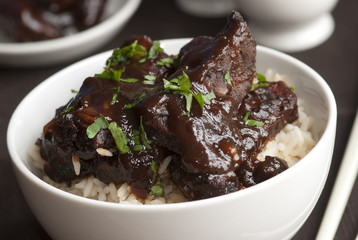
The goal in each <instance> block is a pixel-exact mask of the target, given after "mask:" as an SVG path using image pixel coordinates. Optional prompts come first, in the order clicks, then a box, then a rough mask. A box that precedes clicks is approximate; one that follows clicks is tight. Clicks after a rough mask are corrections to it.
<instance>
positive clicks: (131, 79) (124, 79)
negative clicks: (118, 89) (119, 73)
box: [120, 78, 139, 83]
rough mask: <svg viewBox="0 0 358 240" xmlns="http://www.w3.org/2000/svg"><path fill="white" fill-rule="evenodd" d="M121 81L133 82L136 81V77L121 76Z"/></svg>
mask: <svg viewBox="0 0 358 240" xmlns="http://www.w3.org/2000/svg"><path fill="white" fill-rule="evenodd" d="M120 81H121V82H126V83H135V82H138V81H139V80H138V78H121V79H120Z"/></svg>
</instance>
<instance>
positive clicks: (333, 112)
mask: <svg viewBox="0 0 358 240" xmlns="http://www.w3.org/2000/svg"><path fill="white" fill-rule="evenodd" d="M189 40H190V38H176V39H167V40H160V42H161V44H163V45H165V44H170V43H175V42H178V43H177V44H180V43H181V44H183V43H185V42H187V41H189ZM257 51H258V52H262V53H264V54H269V55H270V56H274V57H275V58H281V59H284V60H285V61H289V62H291V63H292V64H294V65H295V66H297V68H300V69H302V70H303V71H306V72H307V73H308V74H309V75H310V76H312V78H313V79H315V81H316V82H318V84H319V86H320V88H321V90H320V91H321V92H322V93H323V97H324V101H326V102H327V110H328V118H327V123H326V127H325V128H324V131H323V132H322V136H321V137H320V139H319V140H318V142H317V143H316V145H315V146H314V147H313V149H311V150H310V151H309V152H308V153H307V155H306V156H305V157H304V158H303V159H301V160H300V161H298V162H297V163H296V164H295V165H294V166H292V167H290V168H289V169H287V170H286V171H284V172H282V173H281V174H279V175H277V176H275V177H274V178H271V179H269V180H267V181H264V182H262V183H260V184H257V185H255V186H252V187H250V188H247V189H243V190H240V191H237V192H233V193H230V194H226V195H222V196H217V197H212V198H209V199H203V200H197V201H188V202H181V203H174V204H173V203H172V204H160V205H131V204H118V203H112V202H102V201H99V200H94V199H89V198H85V197H82V196H77V195H74V194H72V193H69V192H66V191H63V190H61V189H58V188H56V187H54V186H52V185H50V184H48V183H46V182H44V181H43V180H42V179H40V178H38V177H37V176H36V175H35V174H34V173H33V172H31V170H30V169H28V168H27V167H26V166H25V164H24V162H23V161H22V160H21V158H20V156H19V154H18V153H17V151H16V147H15V141H16V139H15V137H14V132H15V126H16V119H17V115H18V114H19V112H20V110H21V108H22V105H24V104H25V103H26V102H27V99H29V98H31V97H32V95H36V93H37V92H38V91H40V90H41V89H42V88H45V87H46V86H47V85H48V84H49V83H50V82H51V79H53V78H56V77H57V76H58V75H61V74H62V73H64V72H67V71H70V70H71V69H72V68H76V67H79V66H81V65H85V64H86V63H87V62H88V61H91V60H93V59H94V58H100V57H103V56H104V55H108V54H110V52H112V50H109V51H106V52H102V53H99V54H96V55H94V56H91V57H88V58H86V59H83V60H81V61H78V62H76V63H74V64H71V65H69V66H67V67H66V68H64V69H62V70H60V71H59V72H57V73H55V74H53V75H52V76H50V77H49V78H46V79H45V80H44V81H43V82H41V83H40V84H39V85H37V86H36V87H35V88H34V89H32V90H31V91H30V92H29V93H28V94H27V95H26V96H25V98H24V99H23V100H22V101H21V102H20V103H19V104H18V106H17V107H16V109H15V111H14V112H13V114H12V117H11V119H10V121H9V125H8V129H7V147H8V151H9V154H10V157H11V161H12V165H13V167H14V168H16V169H17V170H18V171H19V172H21V174H22V175H23V176H24V177H25V178H26V180H27V181H31V182H32V183H33V184H35V185H36V186H37V187H39V188H41V189H42V190H45V191H47V192H49V193H51V194H53V195H56V196H57V197H58V198H62V199H64V200H68V201H73V202H77V203H80V204H84V205H89V206H98V207H104V208H111V209H121V210H124V211H157V212H158V211H168V209H171V210H178V209H183V208H188V207H204V206H208V205H213V204H217V203H223V202H224V201H227V200H232V199H233V198H237V197H244V196H245V195H249V194H253V193H255V192H257V191H260V190H261V189H262V188H265V187H266V186H267V185H269V184H273V183H275V182H278V181H281V179H283V178H286V176H287V175H288V174H290V173H291V172H292V171H299V170H300V169H302V168H304V167H305V166H306V165H307V164H309V161H308V160H306V159H307V157H308V156H309V155H312V154H313V152H316V151H318V150H317V148H318V146H319V145H322V144H324V143H323V140H322V139H325V138H329V136H330V135H331V134H330V132H331V131H332V129H335V128H336V121H337V106H336V101H335V98H334V95H333V93H332V91H331V89H330V87H329V86H328V84H327V82H326V81H325V80H324V79H323V78H322V77H321V76H320V75H319V74H318V73H317V72H316V71H315V70H313V69H312V68H311V67H309V66H308V65H306V64H305V63H303V62H302V61H300V60H298V59H296V58H294V57H292V56H289V55H287V54H285V53H282V52H279V51H277V50H274V49H271V48H267V47H263V46H260V45H258V46H257ZM327 164H330V161H329V163H327ZM15 172H16V171H15ZM327 174H328V170H327V173H326V175H327Z"/></svg>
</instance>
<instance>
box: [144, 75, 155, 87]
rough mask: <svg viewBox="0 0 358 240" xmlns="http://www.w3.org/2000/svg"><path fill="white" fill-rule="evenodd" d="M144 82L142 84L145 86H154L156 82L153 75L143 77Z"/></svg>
mask: <svg viewBox="0 0 358 240" xmlns="http://www.w3.org/2000/svg"><path fill="white" fill-rule="evenodd" d="M144 79H145V80H144V81H143V83H144V84H146V85H154V82H155V80H156V76H153V75H144Z"/></svg>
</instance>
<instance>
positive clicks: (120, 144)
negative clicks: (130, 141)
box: [108, 122, 130, 153]
mask: <svg viewBox="0 0 358 240" xmlns="http://www.w3.org/2000/svg"><path fill="white" fill-rule="evenodd" d="M108 129H109V131H110V132H111V134H112V137H113V138H114V141H115V143H116V146H117V148H118V150H119V151H120V152H121V153H128V152H130V149H129V147H128V145H127V133H126V132H123V131H122V128H120V127H119V126H117V123H116V122H111V123H110V124H109V125H108Z"/></svg>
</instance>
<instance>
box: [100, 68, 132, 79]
mask: <svg viewBox="0 0 358 240" xmlns="http://www.w3.org/2000/svg"><path fill="white" fill-rule="evenodd" d="M125 70H126V68H125V67H123V68H121V69H118V70H115V69H112V68H109V69H105V70H104V71H103V72H102V73H97V74H95V75H94V76H95V77H96V78H107V79H113V80H115V81H117V82H119V81H121V80H122V79H121V76H122V73H123V72H124V71H125Z"/></svg>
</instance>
